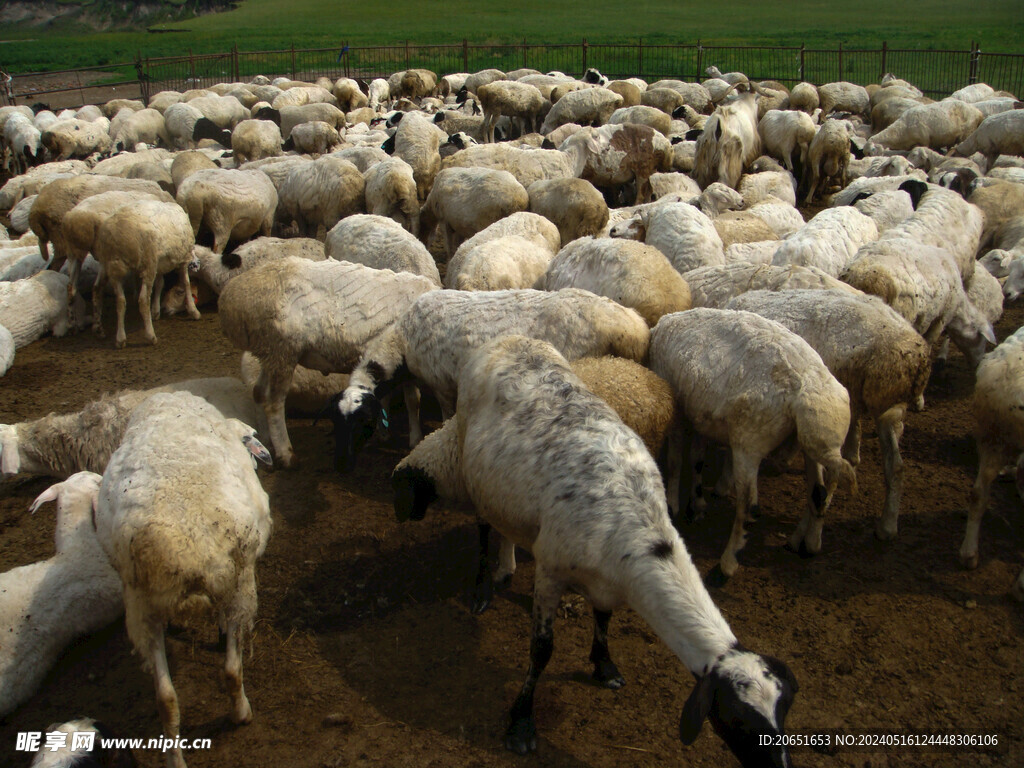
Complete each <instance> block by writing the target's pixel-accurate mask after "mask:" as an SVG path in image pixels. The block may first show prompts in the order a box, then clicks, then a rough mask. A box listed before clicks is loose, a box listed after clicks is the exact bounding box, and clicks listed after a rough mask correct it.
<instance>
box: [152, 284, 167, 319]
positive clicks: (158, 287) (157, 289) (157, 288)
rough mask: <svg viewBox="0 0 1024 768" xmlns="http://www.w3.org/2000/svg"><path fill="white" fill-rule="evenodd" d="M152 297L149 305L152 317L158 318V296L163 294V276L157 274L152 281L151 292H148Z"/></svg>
mask: <svg viewBox="0 0 1024 768" xmlns="http://www.w3.org/2000/svg"><path fill="white" fill-rule="evenodd" d="M150 295H151V296H152V297H153V299H152V303H151V307H152V309H153V319H154V320H159V319H160V297H161V296H163V295H164V276H163V275H157V276H156V279H155V280H154V281H153V293H151V294H150Z"/></svg>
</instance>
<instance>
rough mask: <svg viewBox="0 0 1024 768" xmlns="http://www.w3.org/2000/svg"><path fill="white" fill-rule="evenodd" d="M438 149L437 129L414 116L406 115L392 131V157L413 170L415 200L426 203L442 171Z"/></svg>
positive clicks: (426, 120) (419, 116)
mask: <svg viewBox="0 0 1024 768" xmlns="http://www.w3.org/2000/svg"><path fill="white" fill-rule="evenodd" d="M440 145H441V141H440V138H439V136H438V131H437V128H436V127H435V126H434V124H433V123H431V122H430V120H428V119H427V118H426V117H424V116H423V115H421V114H419V113H417V112H413V113H410V114H408V115H406V116H405V118H404V119H403V120H402V121H401V122H400V123H399V124H398V129H397V130H396V131H395V153H394V154H395V157H399V158H401V159H402V160H405V162H407V163H408V164H409V165H410V166H411V167H412V175H413V178H415V179H416V196H417V198H419V199H420V200H425V199H426V197H427V193H428V192H430V189H431V187H432V186H433V184H434V179H435V177H436V176H437V174H438V171H439V170H440V168H441V155H440V153H439V152H438V147H439V146H440Z"/></svg>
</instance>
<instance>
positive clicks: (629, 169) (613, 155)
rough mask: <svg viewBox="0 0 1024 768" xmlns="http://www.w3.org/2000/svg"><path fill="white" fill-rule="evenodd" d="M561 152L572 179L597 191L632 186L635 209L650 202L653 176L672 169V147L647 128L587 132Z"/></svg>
mask: <svg viewBox="0 0 1024 768" xmlns="http://www.w3.org/2000/svg"><path fill="white" fill-rule="evenodd" d="M595 90H596V89H595ZM558 149H559V151H561V152H563V153H565V154H566V155H567V157H568V160H569V164H570V167H571V168H572V170H573V175H574V176H577V177H579V178H582V179H586V180H587V181H589V182H590V183H592V184H593V185H594V186H596V187H599V188H604V189H609V190H615V189H619V188H621V186H622V185H624V184H628V183H629V182H633V183H634V184H635V186H636V195H635V200H634V205H639V204H641V203H646V202H648V201H649V200H650V199H651V185H650V177H651V174H653V173H655V172H657V171H669V170H671V168H672V157H673V153H672V145H671V143H670V142H669V140H668V139H667V138H665V137H664V136H663V135H662V134H660V133H658V132H657V131H655V130H654V129H653V128H651V127H649V126H646V125H634V124H624V125H605V126H602V127H600V128H584V129H582V130H580V131H577V132H576V133H574V134H573V135H571V136H569V137H568V138H567V139H565V141H563V142H562V143H561V144H560V145H559V147H558ZM609 194H612V193H611V192H609Z"/></svg>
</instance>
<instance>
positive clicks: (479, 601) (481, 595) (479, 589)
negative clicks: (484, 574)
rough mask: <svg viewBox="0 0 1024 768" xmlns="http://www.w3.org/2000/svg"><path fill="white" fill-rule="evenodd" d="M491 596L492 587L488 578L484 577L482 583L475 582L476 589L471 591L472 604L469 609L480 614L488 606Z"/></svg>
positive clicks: (492, 594) (492, 595)
mask: <svg viewBox="0 0 1024 768" xmlns="http://www.w3.org/2000/svg"><path fill="white" fill-rule="evenodd" d="M493 597H494V588H493V587H492V586H491V582H490V579H485V580H484V581H483V582H482V583H480V584H477V586H476V589H475V590H474V591H473V605H472V607H471V608H470V610H471V611H472V612H473V613H475V614H477V615H480V614H481V613H483V612H484V611H486V610H487V609H488V608H490V606H491V600H492V599H493Z"/></svg>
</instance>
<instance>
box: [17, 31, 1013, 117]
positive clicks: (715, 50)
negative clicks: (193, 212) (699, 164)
mask: <svg viewBox="0 0 1024 768" xmlns="http://www.w3.org/2000/svg"><path fill="white" fill-rule="evenodd" d="M710 65H715V66H717V67H718V68H719V69H720V70H722V71H723V72H729V71H740V72H744V73H746V74H747V75H748V76H749V77H750V78H751V79H754V80H777V81H779V82H781V83H784V84H786V85H793V84H795V83H798V82H801V81H808V82H811V83H817V84H820V83H827V82H834V81H839V80H846V81H849V82H853V83H858V84H860V85H867V84H869V83H874V82H878V80H879V78H880V77H881V76H882V75H883V74H885V73H886V72H892V73H893V74H895V75H896V76H897V77H900V78H903V79H904V80H908V81H910V82H912V83H914V84H915V85H917V87H918V88H920V89H921V90H922V91H923V92H925V93H926V94H928V95H930V96H936V97H942V96H946V95H948V94H950V93H952V92H953V91H955V90H957V89H958V88H961V87H963V86H965V85H970V84H972V83H977V82H985V83H988V84H989V85H991V86H992V87H993V88H995V89H997V90H1005V91H1010V92H1011V93H1014V94H1017V95H1024V94H1022V92H1024V54H1011V53H983V52H982V51H981V49H980V48H979V46H978V45H977V44H976V43H971V47H970V49H968V50H959V51H922V50H902V49H893V48H889V47H888V45H887V44H886V43H882V46H881V47H880V48H877V49H864V48H858V49H844V48H843V46H842V44H840V45H839V46H838V47H837V48H834V49H825V48H807V47H806V46H799V47H796V46H775V47H773V46H723V45H714V44H711V43H706V44H702V43H701V42H700V41H698V42H697V43H694V44H687V45H645V44H644V43H643V41H642V40H638V41H637V42H636V43H628V44H592V43H589V42H588V41H587V40H585V39H584V40H582V41H581V42H580V43H575V44H561V45H536V44H532V43H529V42H528V41H526V40H523V41H522V43H518V44H503V45H475V44H470V43H469V42H468V41H465V40H464V41H463V42H461V43H455V44H449V45H417V44H414V43H410V42H406V43H404V44H401V45H381V46H355V47H350V46H348V45H345V46H343V47H342V48H341V49H338V48H315V49H309V48H295V47H294V46H292V47H290V48H287V49H284V50H278V51H239V50H237V48H235V49H233V50H231V51H228V52H226V53H216V54H196V55H192V54H191V52H190V53H189V54H188V55H186V56H176V57H165V58H150V57H143V56H141V55H139V56H138V57H137V58H136V60H135V61H134V62H133V63H129V64H122V65H111V66H105V67H92V68H86V69H78V70H66V71H63V72H50V73H27V74H14V75H12V79H11V80H10V81H9V82H8V83H7V89H6V90H7V93H6V94H5V101H6V102H7V103H17V101H18V100H21V101H22V103H24V102H26V101H36V100H41V99H42V97H45V96H48V95H50V94H57V93H64V94H68V93H70V94H72V95H74V93H75V92H76V91H77V92H79V93H80V94H81V96H82V100H83V103H87V102H88V101H90V99H89V98H88V95H89V90H90V86H92V87H99V86H103V87H106V88H110V87H112V86H114V87H118V88H121V89H123V90H124V91H125V94H126V95H127V96H137V97H142V98H144V99H148V97H149V96H150V95H151V94H152V93H155V92H157V91H159V90H178V91H182V90H187V89H189V88H202V87H206V86H209V85H213V84H214V83H219V82H238V81H248V80H250V79H252V78H253V77H254V76H256V75H266V76H268V77H276V76H286V77H290V78H292V79H294V80H316V79H317V78H319V77H327V78H330V79H332V80H333V79H336V78H338V77H341V76H346V77H356V78H362V79H371V78H375V77H387V76H388V75H390V74H392V73H393V72H397V71H400V70H404V69H409V68H412V67H422V68H426V69H430V70H433V71H434V72H437V73H438V74H439V75H444V74H448V73H451V72H476V71H479V70H482V69H488V68H495V69H500V70H503V71H511V70H514V69H518V68H521V67H529V68H532V69H537V70H540V71H542V72H550V71H553V70H558V71H560V72H564V73H565V74H568V75H572V76H575V77H579V76H581V75H582V74H583V73H584V72H585V71H586V70H587V68H588V67H596V68H597V69H599V70H600V71H601V72H602V73H603V74H605V75H607V76H608V77H611V78H626V77H640V78H643V79H645V80H647V81H648V82H653V81H655V80H660V79H665V78H674V79H679V80H687V81H696V82H699V81H701V80H704V79H705V78H706V77H707V75H706V74H705V70H706V68H707V67H708V66H710ZM86 74H88V76H89V77H88V78H87V79H88V80H89V82H88V83H83V79H84V78H85V75H86ZM104 76H105V79H104ZM96 79H99V80H100V81H101V82H94V81H95V80H96ZM30 80H31V82H32V83H33V87H32V89H31V90H28V88H27V87H21V88H19V85H21V84H23V83H27V82H28V81H30ZM105 80H110V81H111V82H106V81H105ZM40 81H42V83H43V86H42V87H40ZM76 81H77V82H76ZM47 83H49V84H47ZM133 91H134V92H133Z"/></svg>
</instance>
